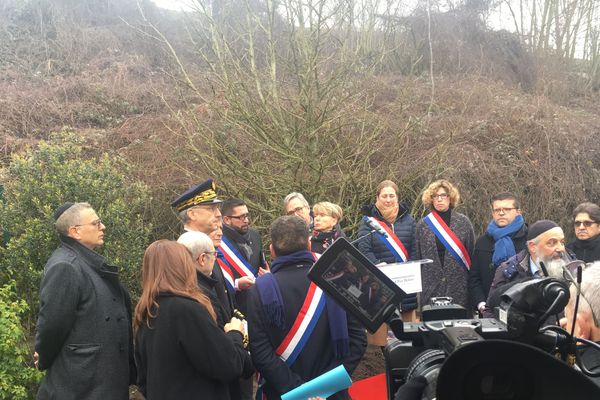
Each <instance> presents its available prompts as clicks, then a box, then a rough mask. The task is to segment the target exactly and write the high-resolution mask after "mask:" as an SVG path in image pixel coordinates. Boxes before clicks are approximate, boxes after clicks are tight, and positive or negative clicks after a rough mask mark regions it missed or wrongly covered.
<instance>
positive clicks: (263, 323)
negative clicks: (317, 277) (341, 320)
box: [248, 264, 367, 400]
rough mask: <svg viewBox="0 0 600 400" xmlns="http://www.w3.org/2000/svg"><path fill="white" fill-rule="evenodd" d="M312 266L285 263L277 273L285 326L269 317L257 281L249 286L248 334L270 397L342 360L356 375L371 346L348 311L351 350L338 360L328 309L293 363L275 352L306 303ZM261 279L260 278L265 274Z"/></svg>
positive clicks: (337, 396) (343, 395)
mask: <svg viewBox="0 0 600 400" xmlns="http://www.w3.org/2000/svg"><path fill="white" fill-rule="evenodd" d="M310 267H311V265H307V264H300V265H295V264H291V265H284V266H282V267H281V268H280V269H278V270H277V271H276V272H274V273H273V276H274V278H275V279H276V281H277V284H278V285H279V288H280V290H281V296H282V300H283V305H284V313H285V315H284V320H285V322H284V324H285V329H283V330H280V329H278V328H275V327H273V326H272V324H271V323H270V322H269V321H268V320H267V318H266V316H265V312H264V308H263V304H262V301H261V299H260V294H259V293H258V290H257V289H256V285H255V286H253V287H252V288H251V289H250V290H249V292H250V293H249V296H248V310H249V312H248V335H249V337H250V353H251V355H252V361H253V362H254V365H255V367H256V369H257V370H258V372H260V374H261V376H262V377H263V378H264V379H265V380H266V383H265V385H264V387H263V390H264V393H265V394H266V395H267V398H268V399H269V400H273V399H279V398H280V396H281V395H282V394H283V393H286V392H288V391H290V390H292V389H294V388H295V387H297V386H300V385H301V384H303V383H304V382H307V381H309V380H311V379H313V378H316V377H317V376H319V375H321V374H323V373H325V372H327V371H329V370H331V369H333V368H335V367H337V366H338V365H340V364H344V367H345V368H346V371H348V374H350V375H352V372H353V371H354V369H355V368H356V367H357V366H358V363H359V362H360V359H361V357H362V355H363V354H364V352H365V349H366V347H367V340H366V339H367V338H366V335H365V329H364V328H363V327H362V326H361V324H360V323H359V322H358V321H357V320H356V319H355V318H353V317H352V316H351V315H350V314H348V315H347V317H348V339H349V342H350V343H349V345H350V348H349V350H350V353H349V354H348V355H347V357H345V358H344V359H343V360H338V359H337V358H336V357H335V355H334V352H333V344H332V342H331V334H330V331H329V317H328V313H327V309H325V310H324V311H323V313H322V314H321V316H320V318H319V320H318V321H317V323H316V325H315V327H314V330H313V331H312V333H311V335H310V337H309V339H308V341H307V342H306V345H305V347H304V348H303V350H302V351H301V352H300V354H299V356H298V358H297V359H296V360H295V361H294V363H293V364H292V365H291V366H288V365H287V364H286V363H285V362H284V361H282V360H281V359H280V358H279V357H278V356H277V355H276V354H275V349H276V348H277V347H278V346H279V345H280V344H281V342H282V341H283V339H284V338H285V336H286V335H287V333H288V332H289V331H290V329H291V327H292V324H293V323H294V321H295V320H296V317H297V315H298V312H299V311H300V308H301V307H302V304H303V303H304V300H305V298H306V293H307V292H308V288H309V285H310V281H309V280H308V278H307V277H306V274H307V272H308V269H309V268H310ZM258 279H259V280H260V279H261V277H259V278H258ZM349 398H350V397H349V395H348V392H347V391H346V390H343V391H340V392H338V393H336V394H334V395H332V396H330V397H329V399H336V400H339V399H349Z"/></svg>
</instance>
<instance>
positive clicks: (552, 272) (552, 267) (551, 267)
mask: <svg viewBox="0 0 600 400" xmlns="http://www.w3.org/2000/svg"><path fill="white" fill-rule="evenodd" d="M539 261H541V262H543V263H544V265H545V266H546V271H548V276H550V277H551V278H559V279H561V278H562V277H563V267H564V266H566V265H567V261H566V260H565V259H564V258H563V257H559V258H553V257H540V259H539Z"/></svg>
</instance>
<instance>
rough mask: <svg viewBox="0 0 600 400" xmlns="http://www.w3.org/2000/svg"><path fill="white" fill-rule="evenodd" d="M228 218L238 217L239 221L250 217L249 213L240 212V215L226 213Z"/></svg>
mask: <svg viewBox="0 0 600 400" xmlns="http://www.w3.org/2000/svg"><path fill="white" fill-rule="evenodd" d="M227 217H228V218H233V219H238V220H240V221H242V220H245V219H250V214H242V215H227Z"/></svg>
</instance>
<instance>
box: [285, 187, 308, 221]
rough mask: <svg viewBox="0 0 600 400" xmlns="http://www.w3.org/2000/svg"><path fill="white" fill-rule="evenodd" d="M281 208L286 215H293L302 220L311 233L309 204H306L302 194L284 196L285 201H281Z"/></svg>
mask: <svg viewBox="0 0 600 400" xmlns="http://www.w3.org/2000/svg"><path fill="white" fill-rule="evenodd" d="M283 208H284V209H285V213H286V214H287V215H295V216H297V217H300V218H302V219H303V220H304V222H306V223H307V224H308V226H309V229H310V230H311V231H312V225H313V218H312V215H311V212H310V204H308V201H306V198H305V197H304V196H303V195H302V193H298V192H292V193H290V194H288V195H287V196H285V199H283Z"/></svg>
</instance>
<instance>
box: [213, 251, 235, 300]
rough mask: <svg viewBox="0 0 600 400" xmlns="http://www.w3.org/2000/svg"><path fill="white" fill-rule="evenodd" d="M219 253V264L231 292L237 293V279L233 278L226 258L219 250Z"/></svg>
mask: <svg viewBox="0 0 600 400" xmlns="http://www.w3.org/2000/svg"><path fill="white" fill-rule="evenodd" d="M217 252H218V254H217V264H219V267H220V268H221V271H223V278H225V283H226V284H227V287H228V288H229V290H230V291H231V292H232V293H235V277H234V276H233V271H231V268H229V265H228V264H227V261H225V257H223V255H222V254H221V253H220V252H219V250H218V249H217Z"/></svg>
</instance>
